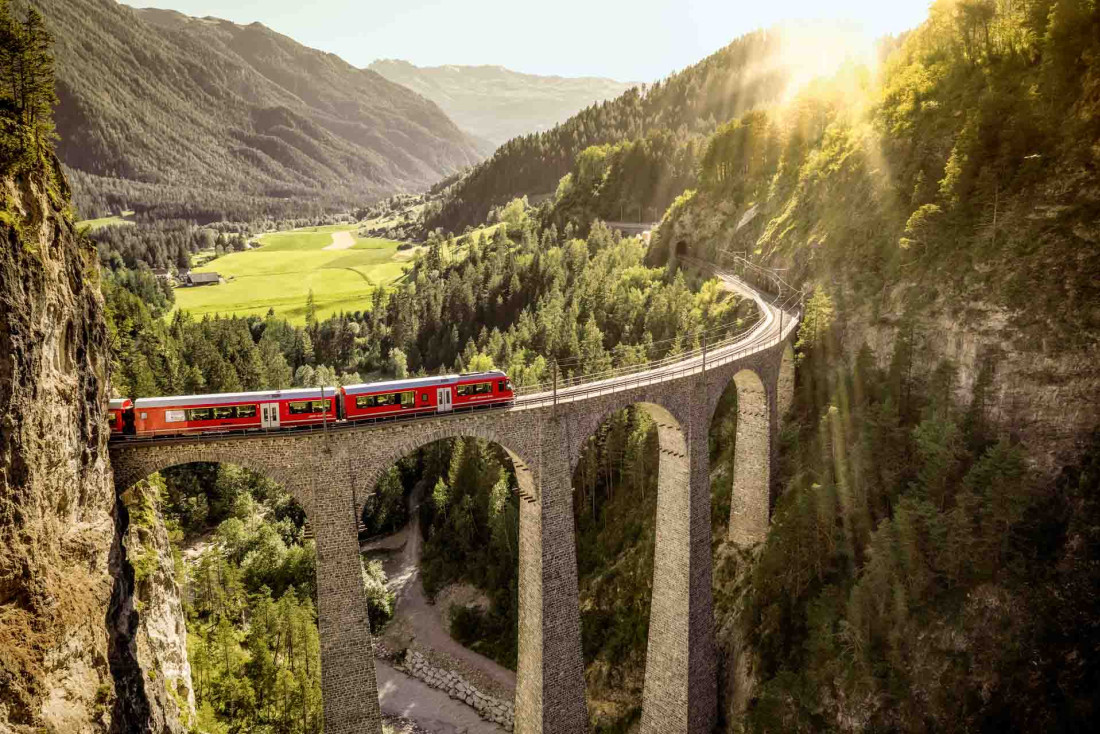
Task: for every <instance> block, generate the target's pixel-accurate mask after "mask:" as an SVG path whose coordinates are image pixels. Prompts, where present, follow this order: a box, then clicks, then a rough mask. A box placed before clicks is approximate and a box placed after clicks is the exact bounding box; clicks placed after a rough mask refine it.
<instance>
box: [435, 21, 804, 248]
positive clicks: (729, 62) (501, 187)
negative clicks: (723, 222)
mask: <svg viewBox="0 0 1100 734" xmlns="http://www.w3.org/2000/svg"><path fill="white" fill-rule="evenodd" d="M784 44H785V41H784V35H783V33H781V32H780V31H778V30H760V31H754V32H752V33H747V34H745V35H743V36H741V37H739V38H737V39H736V40H734V41H733V42H732V43H730V44H729V45H728V46H726V47H725V48H722V49H720V50H718V51H716V52H714V53H713V54H711V55H710V56H708V57H706V58H705V59H703V60H701V61H699V62H698V63H696V64H693V65H691V66H689V67H687V68H685V69H683V70H682V71H679V72H676V73H674V74H672V75H671V76H669V77H667V78H666V79H662V80H660V81H657V82H654V83H653V84H651V85H649V86H647V87H646V88H644V89H643V88H640V87H633V88H631V89H628V90H626V91H625V92H623V93H622V94H621V95H619V96H618V97H616V98H614V99H612V100H609V101H607V102H606V103H602V104H598V105H597V104H593V105H590V106H588V107H586V108H584V109H583V110H581V111H579V112H578V113H577V114H575V115H573V116H572V117H570V118H569V119H568V120H566V121H565V122H564V123H562V124H561V125H559V126H557V127H555V128H553V129H551V130H547V131H544V132H541V133H532V134H529V135H521V136H517V137H515V138H512V139H510V140H509V141H508V142H506V143H504V144H503V145H501V146H500V147H499V148H497V150H496V152H494V153H493V155H492V157H490V158H489V159H487V160H485V161H483V162H482V163H479V164H478V165H477V166H475V167H474V168H473V169H472V170H471V171H470V172H469V174H467V175H463V176H462V177H461V178H459V179H458V180H456V181H455V182H453V183H451V182H450V181H446V182H444V184H445V185H446V188H445V190H444V192H443V196H442V198H441V200H440V201H437V202H432V204H431V206H430V207H429V208H428V209H426V210H425V215H424V219H425V226H426V228H427V229H428V230H431V229H436V228H442V229H444V230H449V231H452V232H461V231H462V229H463V227H466V226H475V225H477V224H478V223H480V222H483V221H484V220H485V217H486V215H487V214H488V213H489V211H490V209H492V207H494V206H497V205H500V204H504V203H506V202H507V201H508V200H510V199H511V198H512V197H515V196H520V195H525V194H526V195H533V194H545V193H548V192H553V191H555V190H556V188H557V187H558V184H559V182H560V180H561V178H562V177H563V176H565V174H567V173H569V171H570V169H571V168H572V167H573V164H574V161H575V160H576V159H577V156H578V154H580V153H581V152H582V151H584V150H585V149H586V148H588V147H590V146H597V145H605V144H611V143H618V142H622V141H630V140H638V139H640V138H643V137H646V136H647V135H651V134H662V133H664V134H668V135H670V136H673V137H674V138H675V139H676V140H675V141H674V142H675V145H669V146H665V147H668V148H669V149H675V148H684V146H686V145H689V144H690V140H689V139H690V138H691V137H692V136H696V137H699V138H700V139H701V137H702V136H705V135H709V134H710V133H711V132H713V131H714V129H715V128H716V127H717V126H718V125H719V124H721V123H723V122H726V121H727V120H732V119H734V118H736V117H740V116H741V115H743V114H745V113H746V112H748V111H750V110H753V109H756V108H758V107H761V106H765V105H768V104H771V103H773V102H775V101H776V100H778V99H780V98H781V97H782V95H783V93H784V92H785V91H786V89H787V86H788V84H789V82H790V80H791V74H790V70H789V69H788V68H787V67H786V66H785V65H784V64H783V63H782V62H781V59H782V56H783V53H784V48H785V45H784ZM693 167H694V166H688V168H693Z"/></svg>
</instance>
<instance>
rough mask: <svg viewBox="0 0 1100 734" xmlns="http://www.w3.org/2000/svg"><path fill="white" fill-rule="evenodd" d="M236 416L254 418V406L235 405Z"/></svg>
mask: <svg viewBox="0 0 1100 734" xmlns="http://www.w3.org/2000/svg"><path fill="white" fill-rule="evenodd" d="M237 417H238V418H255V417H256V406H255V405H238V406H237Z"/></svg>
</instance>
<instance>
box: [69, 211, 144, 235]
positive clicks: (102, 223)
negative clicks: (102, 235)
mask: <svg viewBox="0 0 1100 734" xmlns="http://www.w3.org/2000/svg"><path fill="white" fill-rule="evenodd" d="M133 223H134V213H133V212H132V211H125V212H122V213H121V214H116V215H114V216H113V217H100V218H99V219H84V220H82V221H79V222H77V223H76V226H77V227H87V228H88V231H89V232H94V231H96V230H97V229H99V228H100V227H110V226H112V225H116V224H133Z"/></svg>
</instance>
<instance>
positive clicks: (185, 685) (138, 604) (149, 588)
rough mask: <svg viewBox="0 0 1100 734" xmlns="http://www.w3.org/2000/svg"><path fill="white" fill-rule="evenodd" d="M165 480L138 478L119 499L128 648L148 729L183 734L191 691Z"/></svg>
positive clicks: (189, 720) (191, 707)
mask: <svg viewBox="0 0 1100 734" xmlns="http://www.w3.org/2000/svg"><path fill="white" fill-rule="evenodd" d="M163 491H164V481H163V480H162V479H161V478H160V476H159V475H154V476H152V477H150V478H149V479H146V480H142V481H140V482H138V483H137V484H135V485H134V486H133V487H131V488H130V489H128V490H127V491H126V492H124V493H123V495H122V501H123V502H124V503H125V505H126V509H127V514H128V516H129V528H128V530H127V532H126V538H125V543H126V549H127V557H128V558H129V559H130V564H131V567H132V568H133V571H134V576H133V605H134V608H135V609H137V610H139V612H138V614H137V615H135V616H136V619H137V626H136V628H135V630H134V632H135V634H134V635H133V648H134V651H135V655H136V659H137V665H138V667H139V668H140V670H141V671H142V676H141V680H142V682H143V685H144V689H145V696H146V698H147V699H148V701H149V717H148V725H149V727H150V729H151V730H152V731H158V732H159V731H164V732H173V733H178V734H183V733H184V732H187V731H188V730H189V728H190V726H191V724H193V723H194V722H195V720H196V719H195V691H194V688H193V687H192V683H191V664H190V662H188V660H187V627H186V617H185V616H184V613H183V603H182V601H181V599H180V584H179V581H178V579H177V565H176V562H175V558H174V556H173V553H172V546H171V545H170V543H169V538H168V531H167V528H166V527H165V524H164V517H163V515H162V514H161V510H160V498H161V496H162V492H163Z"/></svg>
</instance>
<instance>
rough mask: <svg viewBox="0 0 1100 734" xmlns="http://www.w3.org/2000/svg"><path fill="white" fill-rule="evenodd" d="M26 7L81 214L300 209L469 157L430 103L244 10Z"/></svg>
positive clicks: (354, 196)
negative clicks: (36, 18)
mask: <svg viewBox="0 0 1100 734" xmlns="http://www.w3.org/2000/svg"><path fill="white" fill-rule="evenodd" d="M35 4H36V5H38V6H39V7H41V8H42V9H43V11H44V13H45V15H46V18H47V21H48V23H49V28H50V30H51V31H52V33H53V34H54V36H55V39H56V40H55V53H56V56H57V69H58V72H57V76H58V97H59V98H60V104H59V105H58V108H57V128H58V133H59V134H60V137H61V142H60V143H59V145H58V155H59V156H60V158H61V159H62V161H63V162H64V163H65V164H66V166H67V167H68V168H69V169H70V171H71V172H72V174H73V175H72V178H73V181H74V188H75V193H76V201H77V205H78V206H79V207H80V208H81V210H82V213H84V214H85V215H88V216H91V215H96V214H101V213H103V212H104V211H105V210H106V209H108V208H111V209H115V210H118V209H121V208H134V209H137V210H138V211H139V212H140V211H142V210H146V209H150V208H154V207H155V208H157V210H158V212H160V213H161V214H165V215H177V216H189V217H194V218H198V219H200V220H209V219H221V218H228V219H251V218H255V217H256V215H257V214H258V213H268V214H272V215H275V216H279V215H280V214H284V213H293V214H294V215H296V216H300V215H301V214H302V213H303V210H308V209H311V208H312V209H317V208H321V207H325V206H328V207H333V206H347V205H349V204H352V203H355V204H358V203H362V202H363V201H364V200H369V199H371V198H374V197H379V196H382V195H385V194H388V193H392V192H394V191H397V190H405V189H414V188H417V187H423V186H426V185H428V184H430V183H432V182H434V181H436V180H438V179H439V178H440V177H442V176H446V175H448V174H450V173H452V172H454V171H456V170H458V169H459V168H461V167H463V166H467V165H469V164H471V163H474V162H475V161H477V160H478V159H479V153H478V151H477V148H476V146H475V144H474V142H473V141H472V140H471V139H470V137H469V136H467V135H466V134H465V133H463V132H462V131H461V130H459V129H458V127H456V126H455V124H454V123H453V122H452V121H451V120H450V119H448V118H447V116H446V115H445V114H444V113H443V112H442V111H441V110H440V109H439V108H438V107H437V106H436V105H435V104H434V103H432V102H429V101H428V100H426V99H424V98H423V97H421V96H419V95H417V94H415V93H413V92H410V91H409V90H407V89H405V88H404V87H401V86H400V85H397V84H394V83H392V82H389V81H387V80H386V79H384V78H382V77H381V76H379V75H378V74H375V73H374V72H372V71H368V70H363V69H356V68H354V67H352V66H351V65H349V64H347V63H346V62H344V61H343V60H341V59H340V58H338V57H336V56H334V55H332V54H326V53H322V52H320V51H316V50H313V49H310V48H306V47H304V46H302V45H300V44H298V43H296V42H295V41H293V40H292V39H290V38H288V37H286V36H283V35H280V34H278V33H275V32H274V31H271V30H270V29H268V28H266V27H264V26H263V25H260V24H259V23H253V24H251V25H247V26H240V25H236V24H234V23H230V22H228V21H223V20H218V19H216V18H202V19H199V18H190V17H188V16H184V15H181V14H179V13H176V12H173V11H164V10H152V9H148V10H134V9H132V8H129V7H127V6H124V5H119V4H116V3H115V2H113V1H112V0H36V2H35Z"/></svg>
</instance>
